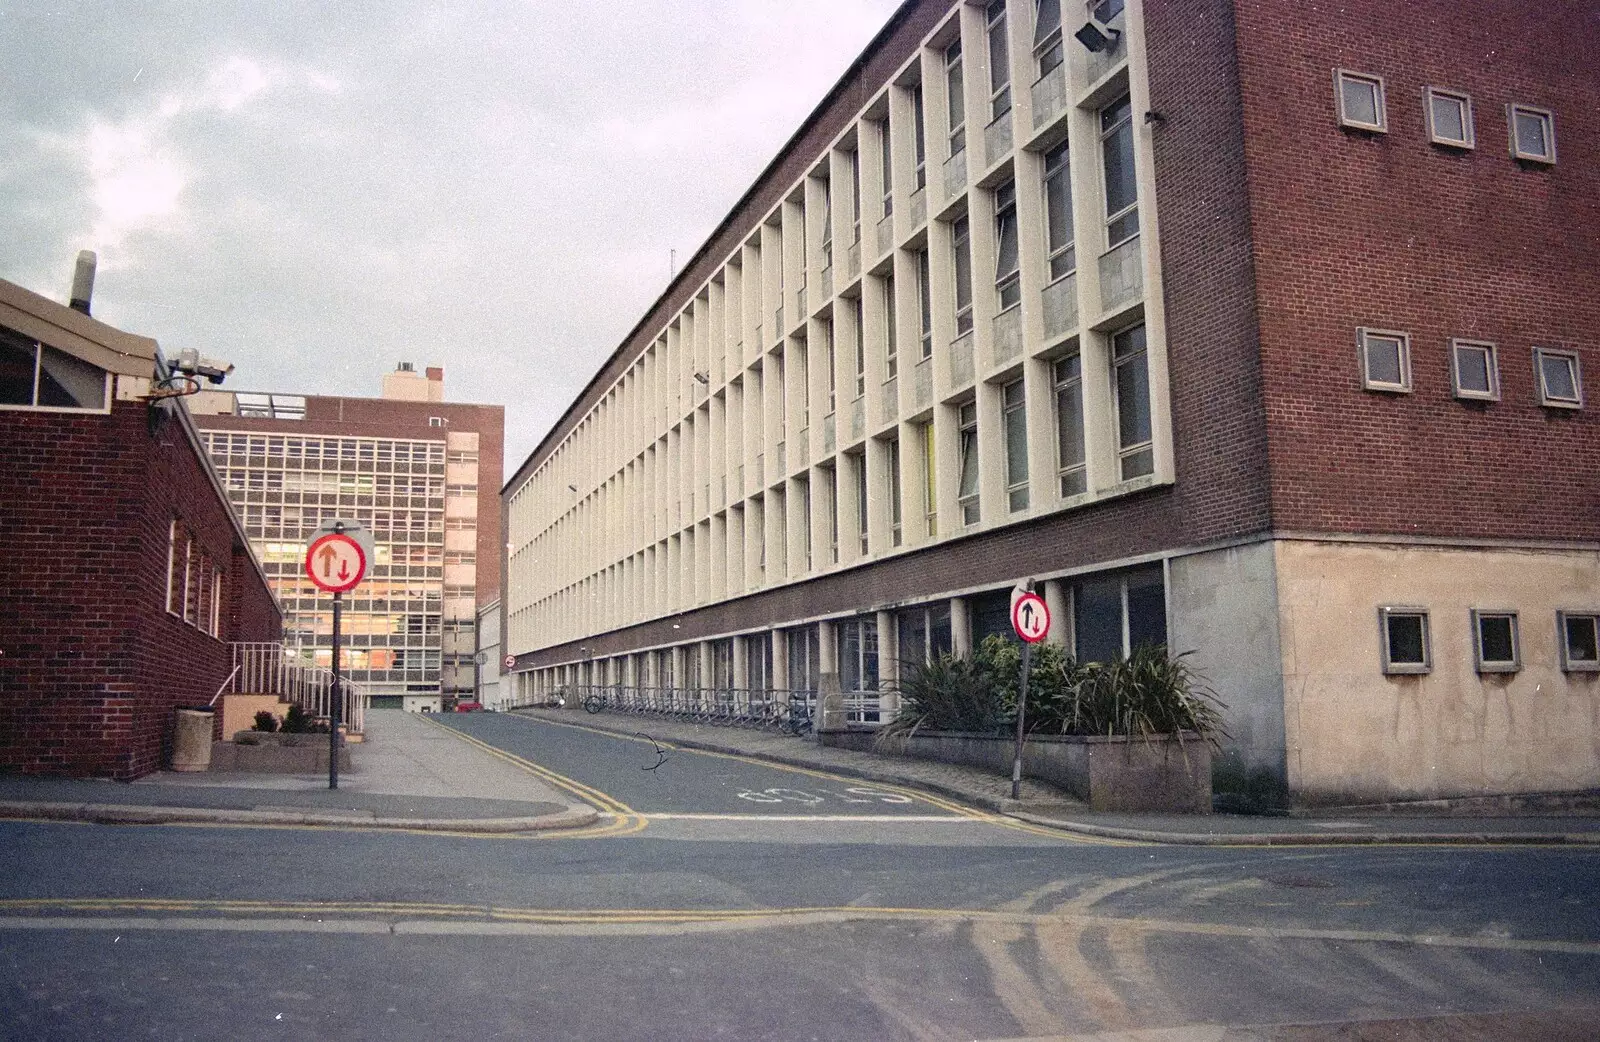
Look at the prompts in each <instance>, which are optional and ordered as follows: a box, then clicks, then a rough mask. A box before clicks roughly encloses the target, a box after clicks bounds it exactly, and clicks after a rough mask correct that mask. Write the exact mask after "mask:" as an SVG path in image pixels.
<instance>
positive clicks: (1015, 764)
mask: <svg viewBox="0 0 1600 1042" xmlns="http://www.w3.org/2000/svg"><path fill="white" fill-rule="evenodd" d="M1032 585H1033V583H1032V581H1031V580H1030V581H1029V582H1027V583H1024V584H1023V585H1021V586H1018V587H1017V588H1016V589H1014V590H1012V591H1011V628H1012V629H1013V630H1015V631H1016V633H1017V636H1018V637H1020V638H1022V681H1021V684H1020V686H1019V687H1018V689H1017V744H1016V748H1015V750H1014V751H1013V753H1012V756H1011V798H1012V799H1014V800H1020V799H1021V798H1022V738H1023V735H1024V733H1025V727H1024V723H1023V719H1024V717H1025V716H1026V714H1027V711H1028V672H1029V670H1030V669H1031V668H1032V666H1033V646H1034V645H1035V644H1037V643H1039V642H1040V641H1041V640H1044V638H1045V635H1046V634H1048V633H1049V632H1050V608H1049V606H1048V605H1046V604H1045V602H1044V598H1043V597H1040V596H1039V595H1038V594H1036V593H1034V592H1033V591H1032V590H1030V589H1028V587H1029V586H1032Z"/></svg>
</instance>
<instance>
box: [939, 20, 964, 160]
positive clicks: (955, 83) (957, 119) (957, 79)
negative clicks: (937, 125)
mask: <svg viewBox="0 0 1600 1042" xmlns="http://www.w3.org/2000/svg"><path fill="white" fill-rule="evenodd" d="M944 88H945V99H944V110H945V115H946V117H947V118H948V121H949V124H950V138H949V143H950V158H952V159H954V158H955V157H956V156H957V155H959V154H960V153H962V152H965V151H966V150H967V63H966V57H965V52H964V51H963V49H962V47H961V37H960V36H959V35H957V36H956V38H955V39H954V40H952V41H950V43H949V44H947V45H946V46H945V49H944Z"/></svg>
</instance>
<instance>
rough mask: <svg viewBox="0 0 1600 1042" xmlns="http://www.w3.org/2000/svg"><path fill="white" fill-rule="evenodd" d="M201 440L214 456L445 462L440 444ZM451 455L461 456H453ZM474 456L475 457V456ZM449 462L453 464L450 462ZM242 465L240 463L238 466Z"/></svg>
mask: <svg viewBox="0 0 1600 1042" xmlns="http://www.w3.org/2000/svg"><path fill="white" fill-rule="evenodd" d="M201 438H202V439H203V440H204V442H205V445H206V451H208V452H210V453H211V455H212V456H214V457H217V458H218V460H219V462H220V461H221V458H222V457H224V456H230V455H232V456H271V457H274V458H277V457H283V458H287V459H308V460H310V459H339V460H370V461H381V462H388V461H390V460H396V461H400V462H406V461H412V462H416V463H443V462H445V448H444V443H443V442H438V441H395V440H390V439H387V438H338V437H329V438H316V437H306V436H304V435H300V436H295V437H286V436H283V435H260V434H229V433H227V432H225V431H204V432H202V433H201ZM451 455H452V456H455V455H463V454H459V453H452V454H451ZM474 455H475V454H474ZM451 462H456V460H454V459H452V460H451ZM238 465H240V466H242V465H243V464H238Z"/></svg>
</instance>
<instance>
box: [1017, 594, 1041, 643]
mask: <svg viewBox="0 0 1600 1042" xmlns="http://www.w3.org/2000/svg"><path fill="white" fill-rule="evenodd" d="M1011 628H1012V629H1014V630H1016V631H1017V636H1019V637H1021V638H1022V639H1023V640H1025V641H1027V642H1028V643H1029V644H1037V643H1039V642H1040V641H1041V640H1044V638H1045V635H1046V634H1048V633H1049V632H1050V608H1049V607H1048V606H1047V605H1046V604H1045V603H1044V598H1043V597H1040V596H1039V595H1038V594H1037V593H1033V592H1031V591H1029V592H1025V593H1021V594H1018V595H1016V596H1014V597H1012V599H1011Z"/></svg>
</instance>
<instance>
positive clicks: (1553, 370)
mask: <svg viewBox="0 0 1600 1042" xmlns="http://www.w3.org/2000/svg"><path fill="white" fill-rule="evenodd" d="M1539 368H1540V370H1541V371H1542V372H1543V373H1544V388H1545V395H1546V396H1547V397H1549V398H1551V399H1554V400H1557V401H1564V402H1574V401H1577V400H1578V383H1577V379H1576V376H1575V374H1574V373H1573V365H1572V359H1570V358H1568V357H1566V356H1564V355H1540V356H1539Z"/></svg>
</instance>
